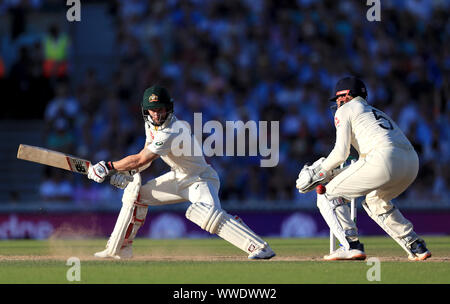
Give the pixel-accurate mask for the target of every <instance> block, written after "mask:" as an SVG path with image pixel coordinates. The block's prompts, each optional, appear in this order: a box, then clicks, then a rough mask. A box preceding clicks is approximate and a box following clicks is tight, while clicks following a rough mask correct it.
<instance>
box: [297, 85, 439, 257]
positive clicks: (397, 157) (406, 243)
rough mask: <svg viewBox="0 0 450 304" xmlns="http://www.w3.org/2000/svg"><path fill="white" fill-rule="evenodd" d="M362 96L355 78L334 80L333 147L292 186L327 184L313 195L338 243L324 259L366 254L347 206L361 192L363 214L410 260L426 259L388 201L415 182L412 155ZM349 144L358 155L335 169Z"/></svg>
mask: <svg viewBox="0 0 450 304" xmlns="http://www.w3.org/2000/svg"><path fill="white" fill-rule="evenodd" d="M366 99H367V89H366V86H365V85H364V83H363V82H362V81H361V80H360V79H358V78H356V77H345V78H343V79H341V80H339V81H338V83H337V84H336V88H335V96H333V97H332V98H331V99H330V101H332V102H336V106H337V110H336V113H335V116H334V124H335V127H336V143H335V146H334V148H333V150H332V151H331V153H330V154H329V155H328V157H326V158H324V157H322V158H320V159H319V160H317V161H316V162H315V163H314V164H312V165H311V166H308V165H306V166H304V167H303V169H302V170H301V171H300V173H299V176H298V179H297V182H296V186H297V189H298V190H299V191H300V192H301V193H306V192H308V191H311V190H313V189H314V188H315V187H316V186H317V185H319V184H325V183H328V184H327V185H326V193H324V194H318V195H317V206H318V208H319V210H320V213H321V214H322V216H323V218H324V219H325V221H326V223H327V224H328V226H329V227H330V230H331V231H332V232H333V234H334V235H335V236H336V238H337V239H338V240H339V241H340V243H341V247H340V248H339V249H337V250H335V251H334V252H332V253H331V254H330V255H326V256H324V259H325V260H358V259H359V260H361V259H365V258H366V254H365V252H364V246H363V244H362V243H360V241H359V238H358V233H357V228H356V224H355V223H354V222H353V221H352V220H351V216H350V208H349V206H348V204H349V201H350V200H351V199H353V198H357V197H360V196H365V199H364V200H363V202H362V206H363V208H364V210H365V211H366V212H367V214H368V215H369V216H370V217H371V218H372V219H373V220H374V221H375V222H376V223H377V224H378V225H379V226H380V227H381V228H382V229H383V230H384V231H386V233H387V234H388V235H389V236H390V237H392V238H393V239H394V240H395V241H396V242H397V243H398V244H399V245H400V246H401V247H402V248H403V249H404V250H405V251H406V252H407V254H408V258H409V259H410V260H414V261H418V260H425V259H427V258H429V257H431V252H430V251H429V250H428V249H427V248H426V244H425V241H424V240H423V239H421V238H420V237H419V236H418V235H417V234H416V233H415V232H414V230H413V225H412V223H411V222H410V221H409V220H407V219H406V218H405V217H404V216H403V215H402V213H401V212H400V211H399V210H398V208H397V207H396V206H395V205H394V204H393V203H392V200H393V199H394V198H396V197H397V196H399V195H400V194H401V193H402V192H404V191H405V190H406V189H407V188H408V187H409V185H411V183H412V182H413V181H414V180H415V178H416V176H417V173H418V168H419V159H418V156H417V153H416V151H415V150H414V148H413V146H412V145H411V143H410V142H409V140H408V139H407V138H406V136H405V135H404V134H403V132H402V131H401V130H400V128H399V127H398V126H397V125H396V124H395V122H394V121H393V120H392V119H391V118H390V117H389V116H388V115H386V114H385V113H383V112H382V111H380V110H378V109H376V108H374V107H372V106H370V105H369V104H368V103H367V101H366ZM351 146H353V147H354V148H355V149H356V151H357V152H358V154H359V158H358V160H357V161H356V162H354V163H353V164H351V165H350V166H347V167H344V168H343V169H340V168H339V165H340V164H342V163H343V162H344V161H345V160H346V159H347V157H348V156H349V154H350V147H351Z"/></svg>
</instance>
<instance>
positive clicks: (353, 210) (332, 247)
mask: <svg viewBox="0 0 450 304" xmlns="http://www.w3.org/2000/svg"><path fill="white" fill-rule="evenodd" d="M354 162H355V160H354V159H352V160H351V161H350V164H353V163H354ZM344 166H345V162H344V163H342V164H341V168H343V167H344ZM356 214H357V212H356V202H355V199H352V200H351V201H350V216H351V218H352V220H353V221H354V222H355V223H356ZM335 250H336V236H335V235H334V234H333V232H332V231H331V230H330V254H331V253H333V251H335Z"/></svg>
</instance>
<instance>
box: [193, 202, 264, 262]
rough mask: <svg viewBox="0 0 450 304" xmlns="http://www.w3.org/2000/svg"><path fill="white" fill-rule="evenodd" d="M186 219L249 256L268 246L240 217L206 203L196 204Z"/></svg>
mask: <svg viewBox="0 0 450 304" xmlns="http://www.w3.org/2000/svg"><path fill="white" fill-rule="evenodd" d="M186 218H187V219H189V220H190V221H192V222H194V223H195V224H197V225H198V226H200V227H201V228H202V229H204V230H206V231H208V232H209V233H215V234H217V235H218V236H220V237H221V238H223V239H224V240H226V241H228V242H230V243H231V244H233V245H234V246H236V247H238V248H239V249H241V250H243V251H245V252H247V253H248V254H250V253H252V252H254V251H255V250H256V249H258V248H262V247H264V246H266V245H267V243H266V242H264V241H263V240H262V239H261V238H260V237H259V236H258V235H256V234H255V233H254V232H253V231H252V230H251V229H250V228H249V227H248V226H247V225H246V224H245V223H244V222H243V221H242V220H241V219H240V218H239V217H237V216H236V217H233V216H231V215H230V214H228V213H227V212H226V211H225V210H222V209H219V208H214V207H213V206H211V205H208V204H205V203H194V204H191V206H189V208H188V209H187V210H186Z"/></svg>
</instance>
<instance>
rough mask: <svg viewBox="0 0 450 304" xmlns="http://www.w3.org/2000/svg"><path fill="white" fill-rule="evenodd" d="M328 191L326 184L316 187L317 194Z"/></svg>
mask: <svg viewBox="0 0 450 304" xmlns="http://www.w3.org/2000/svg"><path fill="white" fill-rule="evenodd" d="M326 191H327V188H325V186H324V185H318V186H317V187H316V192H317V194H324V193H325V192H326Z"/></svg>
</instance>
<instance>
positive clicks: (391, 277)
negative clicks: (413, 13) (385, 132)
mask: <svg viewBox="0 0 450 304" xmlns="http://www.w3.org/2000/svg"><path fill="white" fill-rule="evenodd" d="M425 239H426V241H427V245H428V247H429V249H430V250H431V251H432V253H433V257H432V258H431V259H429V260H427V261H424V262H410V261H408V260H407V257H406V254H405V253H404V251H403V250H402V249H401V248H400V247H399V246H398V245H397V244H396V243H394V241H393V240H391V239H389V238H387V237H364V238H362V241H363V242H364V244H365V248H366V253H367V255H368V258H371V257H376V258H378V259H379V260H380V279H381V280H380V281H368V280H367V272H368V271H369V270H370V269H372V270H373V269H374V268H372V267H373V266H374V265H373V264H371V265H368V264H367V261H339V262H325V261H322V260H321V257H322V256H323V255H324V254H325V253H327V251H328V239H327V238H315V239H278V238H273V239H270V238H269V239H267V240H268V242H269V243H270V245H271V247H272V248H273V249H274V251H275V252H276V253H277V256H276V257H275V258H273V259H271V260H268V261H249V260H247V257H246V255H245V254H244V253H243V252H241V251H240V250H239V249H237V248H235V247H233V246H232V245H230V244H228V243H226V242H225V241H223V240H221V239H218V238H210V239H177V240H149V239H137V240H136V241H135V244H134V254H135V258H134V259H133V260H127V261H125V260H98V259H95V258H93V257H92V254H93V253H94V252H96V251H100V250H102V249H103V248H104V245H105V242H106V241H105V240H96V239H88V240H45V241H34V240H14V241H0V283H3V284H5V283H56V284H60V283H62V284H65V283H71V284H73V283H158V284H181V283H183V284H186V283H191V284H224V283H225V284H252V283H256V284H309V283H315V284H324V283H330V284H340V283H370V284H373V283H384V284H391V283H415V284H422V283H446V284H448V283H450V237H426V238H425ZM69 257H78V258H79V259H80V261H81V271H80V275H81V281H79V282H69V281H67V279H66V273H67V271H68V270H69V269H70V267H71V266H66V261H67V259H68V258H69Z"/></svg>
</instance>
